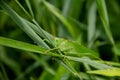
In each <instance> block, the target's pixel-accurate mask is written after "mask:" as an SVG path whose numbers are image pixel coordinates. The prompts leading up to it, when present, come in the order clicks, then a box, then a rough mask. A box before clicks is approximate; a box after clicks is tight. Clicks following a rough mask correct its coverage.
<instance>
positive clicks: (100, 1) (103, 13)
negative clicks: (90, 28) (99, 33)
mask: <svg viewBox="0 0 120 80" xmlns="http://www.w3.org/2000/svg"><path fill="white" fill-rule="evenodd" d="M96 2H97V7H98V11H99V14H100V17H101V19H102V23H103V25H104V28H105V31H106V34H107V36H108V38H109V40H110V42H111V43H112V44H113V45H114V40H113V37H112V34H111V31H110V26H109V19H108V13H107V9H106V4H105V0H96Z"/></svg>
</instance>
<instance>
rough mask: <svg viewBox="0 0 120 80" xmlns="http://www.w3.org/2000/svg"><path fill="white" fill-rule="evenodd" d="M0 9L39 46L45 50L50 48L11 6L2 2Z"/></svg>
mask: <svg viewBox="0 0 120 80" xmlns="http://www.w3.org/2000/svg"><path fill="white" fill-rule="evenodd" d="M0 7H1V8H2V9H3V10H4V11H5V12H7V13H8V15H9V16H10V17H11V18H12V19H13V20H14V22H15V23H16V24H17V25H18V26H19V27H20V28H21V29H22V30H23V31H24V32H26V33H27V34H28V35H29V36H30V37H31V38H32V39H33V40H34V41H35V42H36V43H37V44H38V45H41V46H43V47H45V48H49V46H48V45H47V44H46V43H45V42H44V41H43V40H42V39H41V38H40V37H39V36H38V35H37V34H36V33H35V32H34V31H33V30H32V29H31V28H30V27H29V25H28V24H27V23H25V22H24V20H23V19H22V17H20V16H19V15H18V14H17V13H16V12H15V11H14V10H13V9H12V8H11V7H10V6H8V5H7V4H6V3H5V2H4V1H3V0H0Z"/></svg>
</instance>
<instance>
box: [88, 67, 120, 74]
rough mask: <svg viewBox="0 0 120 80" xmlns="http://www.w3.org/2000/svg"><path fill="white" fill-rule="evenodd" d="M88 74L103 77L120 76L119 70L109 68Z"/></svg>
mask: <svg viewBox="0 0 120 80" xmlns="http://www.w3.org/2000/svg"><path fill="white" fill-rule="evenodd" d="M87 73H90V74H99V75H103V76H120V68H110V69H102V70H94V71H88V72H87Z"/></svg>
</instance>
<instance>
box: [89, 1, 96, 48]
mask: <svg viewBox="0 0 120 80" xmlns="http://www.w3.org/2000/svg"><path fill="white" fill-rule="evenodd" d="M96 12H97V7H96V3H95V2H93V3H92V5H91V7H90V10H89V14H88V48H92V46H93V43H94V38H95V31H96Z"/></svg>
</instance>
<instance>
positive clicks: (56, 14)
mask: <svg viewBox="0 0 120 80" xmlns="http://www.w3.org/2000/svg"><path fill="white" fill-rule="evenodd" d="M43 3H44V5H45V6H46V7H47V9H48V10H49V11H50V12H51V13H52V14H54V15H55V16H56V17H57V18H58V19H59V20H60V21H61V22H62V23H63V24H64V25H65V26H66V28H67V29H68V30H69V32H70V34H71V36H72V37H75V36H76V34H75V32H74V30H73V27H72V26H71V24H70V23H69V22H68V21H67V19H66V18H64V17H63V16H62V15H61V14H60V13H59V11H58V9H57V8H55V7H54V6H52V5H51V4H49V3H48V2H46V1H43Z"/></svg>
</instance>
